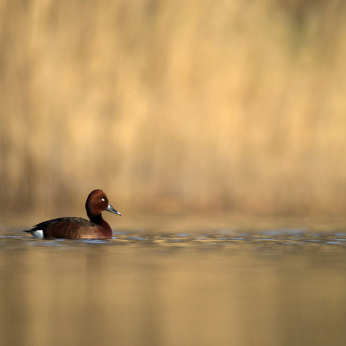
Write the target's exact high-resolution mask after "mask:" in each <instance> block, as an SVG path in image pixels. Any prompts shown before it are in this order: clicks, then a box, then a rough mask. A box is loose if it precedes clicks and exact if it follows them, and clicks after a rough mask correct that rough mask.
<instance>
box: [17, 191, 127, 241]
mask: <svg viewBox="0 0 346 346" xmlns="http://www.w3.org/2000/svg"><path fill="white" fill-rule="evenodd" d="M85 209H86V212H87V215H88V218H89V220H86V219H83V218H81V217H60V218H57V219H53V220H48V221H43V222H41V223H39V224H37V225H36V226H34V227H32V228H31V229H29V230H26V231H23V232H27V233H31V235H32V236H33V237H34V238H37V239H52V238H60V239H111V238H112V236H113V232H112V229H111V227H110V226H109V224H108V223H107V222H106V221H105V220H104V219H103V218H102V212H103V211H109V212H111V213H113V214H116V215H119V216H121V214H120V213H119V212H118V211H117V210H115V209H114V208H113V207H112V206H111V205H110V203H109V202H108V198H107V196H106V194H105V193H104V192H103V191H102V190H100V189H97V190H93V191H91V192H90V194H89V196H88V198H87V200H86V202H85Z"/></svg>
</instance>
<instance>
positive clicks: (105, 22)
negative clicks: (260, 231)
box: [0, 0, 346, 220]
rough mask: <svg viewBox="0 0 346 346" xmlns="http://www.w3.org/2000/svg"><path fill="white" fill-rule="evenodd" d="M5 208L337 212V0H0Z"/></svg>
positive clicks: (340, 27)
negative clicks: (93, 198) (94, 194)
mask: <svg viewBox="0 0 346 346" xmlns="http://www.w3.org/2000/svg"><path fill="white" fill-rule="evenodd" d="M0 25H1V30H0V47H1V50H0V76H1V78H0V114H1V126H0V141H1V142H0V159H1V163H0V210H1V211H0V213H1V218H2V220H4V219H6V217H8V215H16V214H18V213H19V211H20V214H21V215H24V214H29V213H33V214H34V213H45V214H51V215H50V216H52V217H54V216H59V213H63V212H66V210H70V212H69V215H70V214H72V213H73V212H78V213H82V215H83V213H84V212H83V207H84V201H85V199H86V196H87V194H88V193H89V192H90V191H91V190H92V189H94V188H102V189H104V190H105V191H106V193H107V195H108V197H109V199H110V201H111V202H112V204H113V205H114V207H115V208H117V209H119V210H120V211H121V212H123V213H124V212H125V211H126V214H128V215H129V214H131V213H136V212H144V211H148V210H151V211H154V212H173V213H178V212H186V213H188V212H205V211H206V210H208V211H238V212H247V213H251V212H252V213H269V214H270V213H281V214H325V215H342V214H343V212H344V210H345V209H346V174H345V172H346V136H345V135H346V97H345V95H346V4H345V2H344V1H342V0H329V1H322V0H256V1H250V0H247V1H246V0H243V1H235V0H230V1H216V2H215V1H209V0H204V1H200V0H190V1H184V0H175V1H173V0H170V1H163V0H127V1H122V0H118V1H109V0H102V1H96V2H95V1H83V2H74V1H72V2H71V1H67V0H61V1H58V2H57V1H51V0H45V1H43V0H34V1H30V2H28V1H10V0H1V1H0Z"/></svg>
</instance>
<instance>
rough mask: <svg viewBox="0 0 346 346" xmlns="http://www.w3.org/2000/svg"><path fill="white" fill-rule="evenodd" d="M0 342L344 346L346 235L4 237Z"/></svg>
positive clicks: (9, 232)
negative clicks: (89, 239) (46, 238)
mask: <svg viewBox="0 0 346 346" xmlns="http://www.w3.org/2000/svg"><path fill="white" fill-rule="evenodd" d="M0 294H1V295H0V345H131V346H136V345H152V346H155V345H157V346H161V345H169V346H178V345H179V346H180V345H189V346H190V345H191V346H194V345H196V346H197V345H198V346H200V345H220V346H223V345H225V346H226V345H227V346H229V345H240V346H241V345H249V346H250V345H260V346H261V345H263V346H264V345H266V346H267V345H345V344H346V232H343V231H342V229H338V230H335V231H333V230H328V231H325V232H321V231H316V230H306V229H300V228H289V229H273V228H271V229H261V230H257V231H256V230H252V231H248V230H235V229H232V228H222V229H214V230H211V229H210V230H208V231H205V230H203V231H200V232H198V231H196V230H193V231H191V230H186V229H185V231H182V232H170V230H169V229H162V230H161V231H160V230H159V231H155V232H153V231H151V232H147V231H142V230H128V229H126V230H118V231H115V232H114V238H113V239H112V240H109V241H99V240H95V241H87V240H83V241H71V240H35V239H32V238H31V237H30V236H27V235H26V234H22V233H21V232H20V231H19V228H9V227H3V228H1V231H0Z"/></svg>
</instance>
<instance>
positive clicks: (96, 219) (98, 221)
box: [88, 214, 112, 232]
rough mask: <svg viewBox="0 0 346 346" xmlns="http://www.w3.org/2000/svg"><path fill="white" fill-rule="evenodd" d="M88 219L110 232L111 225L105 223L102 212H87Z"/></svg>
mask: <svg viewBox="0 0 346 346" xmlns="http://www.w3.org/2000/svg"><path fill="white" fill-rule="evenodd" d="M88 217H89V220H90V221H91V222H93V223H95V224H96V225H98V226H101V227H102V228H103V229H105V230H107V231H110V232H112V229H111V226H109V224H108V223H107V221H105V220H103V218H102V214H98V215H91V214H88Z"/></svg>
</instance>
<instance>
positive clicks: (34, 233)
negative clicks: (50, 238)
mask: <svg viewBox="0 0 346 346" xmlns="http://www.w3.org/2000/svg"><path fill="white" fill-rule="evenodd" d="M30 233H31V235H32V236H33V237H34V238H36V239H43V231H42V230H40V229H38V230H37V231H30Z"/></svg>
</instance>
